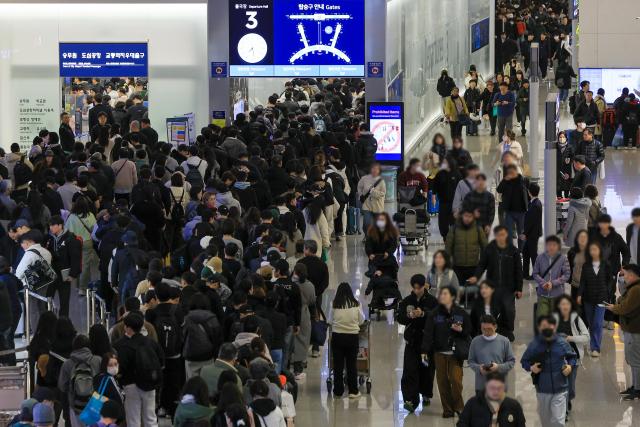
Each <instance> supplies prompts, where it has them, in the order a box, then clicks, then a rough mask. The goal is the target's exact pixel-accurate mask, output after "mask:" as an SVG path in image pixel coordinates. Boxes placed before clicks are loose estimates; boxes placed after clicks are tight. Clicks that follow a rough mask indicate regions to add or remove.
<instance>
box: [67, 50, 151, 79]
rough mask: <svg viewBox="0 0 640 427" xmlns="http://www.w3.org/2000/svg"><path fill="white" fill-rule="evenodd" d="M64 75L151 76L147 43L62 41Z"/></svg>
mask: <svg viewBox="0 0 640 427" xmlns="http://www.w3.org/2000/svg"><path fill="white" fill-rule="evenodd" d="M59 50H60V77H148V76H149V72H148V65H147V64H148V56H149V55H148V53H149V52H148V46H147V43H60V48H59Z"/></svg>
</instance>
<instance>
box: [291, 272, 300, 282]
mask: <svg viewBox="0 0 640 427" xmlns="http://www.w3.org/2000/svg"><path fill="white" fill-rule="evenodd" d="M291 280H292V281H294V282H298V281H299V280H300V278H299V277H298V276H296V275H295V274H294V275H293V276H291Z"/></svg>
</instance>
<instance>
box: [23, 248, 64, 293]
mask: <svg viewBox="0 0 640 427" xmlns="http://www.w3.org/2000/svg"><path fill="white" fill-rule="evenodd" d="M27 252H33V253H34V254H36V255H38V259H36V260H35V262H33V263H32V264H30V265H29V266H28V267H27V269H26V270H25V272H24V281H25V282H26V285H27V288H29V289H30V290H32V291H36V292H37V291H39V290H40V289H42V288H45V287H47V286H49V285H50V284H52V283H53V282H55V281H56V280H57V279H58V275H57V274H56V272H55V270H54V269H53V267H51V264H49V263H48V262H47V260H46V259H44V258H43V257H42V255H40V252H38V251H37V250H35V249H27Z"/></svg>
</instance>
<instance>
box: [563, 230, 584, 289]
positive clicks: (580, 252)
mask: <svg viewBox="0 0 640 427" xmlns="http://www.w3.org/2000/svg"><path fill="white" fill-rule="evenodd" d="M588 245H589V233H588V232H587V230H580V231H578V234H576V238H575V239H574V241H573V246H572V247H571V249H569V252H568V253H567V258H568V259H569V267H571V280H570V283H571V298H573V300H574V301H575V300H576V298H577V297H578V288H579V287H580V276H581V273H582V266H583V265H584V263H585V261H586V258H587V246H588Z"/></svg>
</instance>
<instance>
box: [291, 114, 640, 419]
mask: <svg viewBox="0 0 640 427" xmlns="http://www.w3.org/2000/svg"><path fill="white" fill-rule="evenodd" d="M566 122H567V120H566V118H565V119H564V120H563V124H564V123H566ZM442 130H443V133H445V131H447V132H448V129H446V128H444V129H442ZM515 130H516V131H518V129H515ZM517 133H519V132H517ZM522 139H524V138H522V137H520V138H519V140H522ZM466 145H467V148H468V149H469V150H470V151H471V153H472V155H473V158H474V161H476V162H477V163H479V164H480V165H481V167H482V168H483V170H484V171H487V169H488V168H490V167H492V166H493V165H492V163H493V160H494V159H495V145H496V141H495V139H494V138H490V137H488V136H482V134H481V136H480V137H472V138H468V139H467V141H466ZM523 145H524V144H523ZM524 149H525V151H526V150H527V148H526V145H524ZM419 154H420V156H419V157H422V156H421V153H419ZM606 157H607V158H606V168H605V169H606V175H607V176H606V178H605V180H604V181H603V182H599V183H598V184H599V187H600V190H601V195H602V197H601V198H602V200H603V202H604V204H605V206H607V207H608V209H609V213H610V214H611V215H612V216H613V218H614V225H615V226H617V228H619V229H621V230H622V229H623V226H624V225H626V223H627V221H628V218H629V212H630V210H631V208H632V207H634V206H640V191H638V186H637V182H638V175H639V168H640V166H639V165H640V163H639V160H640V152H636V151H614V150H611V149H609V150H607V152H606ZM541 161H542V156H541ZM387 208H388V209H389V210H390V211H392V210H393V206H392V205H389V206H387ZM435 222H436V221H432V226H435ZM432 233H433V236H434V237H433V238H432V239H431V244H430V247H429V250H428V251H427V252H426V253H424V252H423V253H421V254H419V255H416V256H407V257H405V256H403V255H402V254H399V257H400V264H401V269H400V284H401V291H402V293H403V295H406V294H407V293H408V292H409V289H408V279H409V277H410V276H411V275H413V274H415V273H425V272H426V270H427V268H428V265H429V264H430V260H431V255H432V253H433V251H434V250H437V249H439V248H441V247H442V244H441V239H440V237H439V235H438V233H437V227H432ZM365 269H366V258H365V256H364V248H363V245H362V243H361V237H356V236H352V237H347V238H346V239H345V241H342V242H338V243H336V244H334V247H333V250H332V261H331V262H330V271H331V273H332V281H331V287H330V290H329V292H328V294H329V295H327V296H326V297H325V304H326V305H328V304H329V300H330V295H331V293H332V290H333V289H335V287H336V286H337V284H338V283H340V282H342V281H347V282H349V283H350V284H351V285H352V286H353V288H354V290H355V291H357V292H358V295H359V297H360V299H361V300H362V301H363V303H364V305H365V306H366V299H365V298H364V288H365V286H366V277H363V273H364V271H365ZM525 290H528V292H526V293H525V297H524V298H523V299H522V300H520V301H518V303H517V313H518V314H517V321H516V342H515V343H514V352H515V354H516V357H517V360H518V362H519V358H520V356H521V355H522V353H523V352H524V350H525V347H526V344H527V343H528V342H529V341H530V339H531V338H532V316H531V314H530V313H531V312H532V304H533V301H534V297H532V294H533V292H534V290H533V288H528V289H527V285H525ZM618 334H619V330H617V329H616V330H615V331H605V334H604V339H603V351H602V357H601V358H600V359H599V360H593V359H587V360H585V361H584V366H583V367H581V368H580V371H579V373H578V379H577V384H578V395H577V398H576V400H575V401H574V410H573V415H572V417H571V420H570V421H569V423H568V425H570V426H574V425H575V426H578V425H579V426H616V427H622V426H635V425H640V414H634V410H635V411H636V412H637V411H640V403H632V404H631V403H627V402H622V401H621V400H620V399H619V396H618V391H619V390H622V389H624V388H626V387H627V386H628V384H627V380H628V379H629V372H628V370H627V369H626V367H625V364H624V352H623V344H622V342H621V341H620V338H619V335H618ZM402 352H403V340H402V336H401V335H400V334H399V333H398V325H397V324H393V323H388V322H387V321H385V320H384V319H383V320H382V321H379V322H375V321H374V322H372V326H371V358H372V372H371V378H372V382H373V387H372V390H371V395H370V396H366V397H363V398H361V399H359V400H357V401H349V400H348V399H341V400H333V399H331V397H330V396H329V395H328V394H327V390H326V384H325V380H326V377H327V374H328V366H327V354H326V347H325V348H324V352H323V355H322V358H320V359H309V367H308V370H307V379H306V381H305V383H304V384H302V385H301V393H300V398H299V400H298V403H297V405H296V406H297V411H298V417H297V418H296V423H297V424H298V425H304V426H310V425H314V426H318V425H328V426H347V425H358V426H417V425H432V426H453V425H455V421H454V420H445V419H442V418H441V406H440V402H439V398H438V397H437V396H438V395H437V392H436V393H435V395H436V397H435V398H434V399H433V401H432V404H431V406H430V407H428V408H426V409H423V408H419V409H418V410H417V411H416V413H415V414H412V415H410V414H408V413H407V412H406V411H404V410H403V408H402V395H401V393H400V378H401V375H402ZM509 390H510V394H511V395H512V396H513V395H514V396H515V397H516V398H517V399H518V400H519V401H520V402H521V403H522V405H523V407H524V410H525V414H526V417H527V425H531V426H537V425H540V422H539V420H538V417H537V414H536V399H535V394H534V388H533V385H532V383H531V378H530V376H529V374H528V373H527V372H525V371H524V370H523V369H522V368H521V367H520V366H519V364H517V365H516V367H515V369H514V370H513V371H512V373H511V374H510V377H509ZM472 394H473V374H472V372H471V370H470V369H468V368H465V370H464V397H465V399H467V398H469V397H471V395H472Z"/></svg>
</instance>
